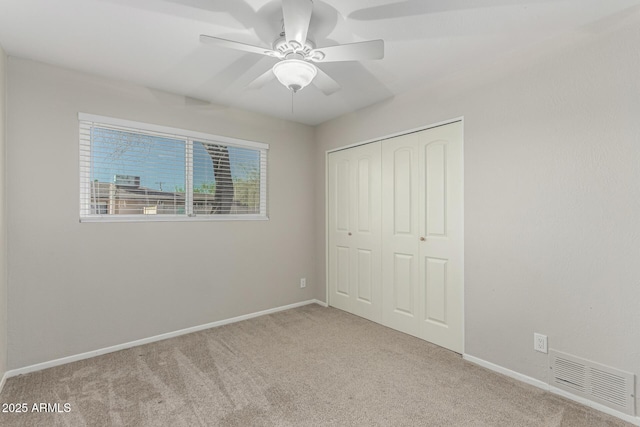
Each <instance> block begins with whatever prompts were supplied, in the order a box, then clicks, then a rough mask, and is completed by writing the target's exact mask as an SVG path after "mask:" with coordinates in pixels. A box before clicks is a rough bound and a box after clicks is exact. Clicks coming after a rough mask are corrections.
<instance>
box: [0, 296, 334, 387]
mask: <svg viewBox="0 0 640 427" xmlns="http://www.w3.org/2000/svg"><path fill="white" fill-rule="evenodd" d="M309 304H318V305H321V306H323V307H326V306H327V304H326V303H324V302H322V301H319V300H316V299H312V300H307V301H301V302H296V303H293V304H289V305H283V306H281V307H276V308H270V309H268V310H263V311H258V312H256V313H249V314H243V315H242V316H237V317H232V318H230V319H224V320H218V321H216V322H211V323H207V324H204V325H198V326H193V327H191V328H186V329H180V330H179V331H174V332H168V333H166V334H160V335H156V336H153V337H149V338H143V339H140V340H135V341H130V342H127V343H124V344H118V345H113V346H110V347H105V348H101V349H98V350H92V351H88V352H86V353H81V354H76V355H73V356H67V357H63V358H60V359H55V360H50V361H48V362H42V363H37V364H35V365H30V366H25V367H23V368H18V369H12V370H10V371H7V372H6V373H5V374H4V376H3V378H2V383H0V384H1V385H4V381H5V380H6V379H7V378H11V377H15V376H17V375H24V374H28V373H30V372H36V371H41V370H43V369H47V368H53V367H54V366H60V365H65V364H67V363H71V362H76V361H78V360H84V359H89V358H91V357H96V356H100V355H102V354H107V353H113V352H114V351H120V350H125V349H128V348H132V347H137V346H140V345H144V344H149V343H152V342H156V341H162V340H166V339H168V338H174V337H178V336H180V335H186V334H190V333H193V332H198V331H202V330H205V329H210V328H216V327H218V326H223V325H228V324H230V323H236V322H240V321H242V320H247V319H252V318H254V317H259V316H264V315H266V314H272V313H277V312H279V311H285V310H290V309H292V308H296V307H302V306H305V305H309ZM0 391H2V387H0Z"/></svg>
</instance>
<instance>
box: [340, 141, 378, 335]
mask: <svg viewBox="0 0 640 427" xmlns="http://www.w3.org/2000/svg"><path fill="white" fill-rule="evenodd" d="M328 165H329V167H328V175H329V176H328V178H329V184H328V185H329V192H328V194H329V214H328V216H329V260H328V261H329V283H330V289H329V292H330V297H329V298H330V301H331V305H332V306H333V307H336V308H340V309H342V310H345V311H348V312H350V313H353V314H356V315H358V316H361V317H364V318H366V319H369V320H372V321H374V322H380V321H381V318H382V300H381V298H382V296H381V287H380V285H381V274H380V262H381V258H380V256H381V251H380V243H381V240H380V239H381V234H380V231H381V222H380V216H381V204H380V194H381V183H380V174H381V164H380V143H379V142H376V143H372V144H367V145H362V146H359V147H355V148H350V149H347V150H342V151H337V152H334V153H331V154H330V155H329V159H328Z"/></svg>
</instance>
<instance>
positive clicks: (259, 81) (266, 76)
mask: <svg viewBox="0 0 640 427" xmlns="http://www.w3.org/2000/svg"><path fill="white" fill-rule="evenodd" d="M275 78H276V75H275V74H273V70H272V69H271V68H269V69H268V70H267V71H265V72H264V73H263V74H262V75H260V76H259V77H258V78H256V79H255V80H254V81H252V82H251V83H249V84H248V85H247V89H248V90H256V89H260V88H261V87H263V86H264V85H266V84H267V83H269V82H270V81H271V80H273V79H275Z"/></svg>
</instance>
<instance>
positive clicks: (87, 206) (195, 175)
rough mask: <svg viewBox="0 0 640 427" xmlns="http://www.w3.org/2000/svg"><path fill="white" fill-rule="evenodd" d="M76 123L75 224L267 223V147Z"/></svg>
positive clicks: (127, 125)
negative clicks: (77, 214) (77, 181)
mask: <svg viewBox="0 0 640 427" xmlns="http://www.w3.org/2000/svg"><path fill="white" fill-rule="evenodd" d="M79 119H80V219H81V221H91V220H97V221H104V220H106V221H122V220H124V221H127V220H132V221H135V220H147V221H158V220H165V221H166V220H173V219H177V220H184V219H266V218H267V191H266V188H267V187H266V182H267V175H266V174H267V150H268V145H267V144H262V143H257V142H251V141H242V140H236V139H231V138H226V137H218V136H214V135H208V134H203V133H198V132H191V131H187V130H181V129H174V128H168V127H161V126H156V125H149V124H144V123H135V122H129V121H123V120H119V119H111V118H107V117H99V116H91V115H87V114H80V115H79Z"/></svg>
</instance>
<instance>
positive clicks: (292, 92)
mask: <svg viewBox="0 0 640 427" xmlns="http://www.w3.org/2000/svg"><path fill="white" fill-rule="evenodd" d="M294 93H295V92H294V91H291V115H292V116H293V94H294Z"/></svg>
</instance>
